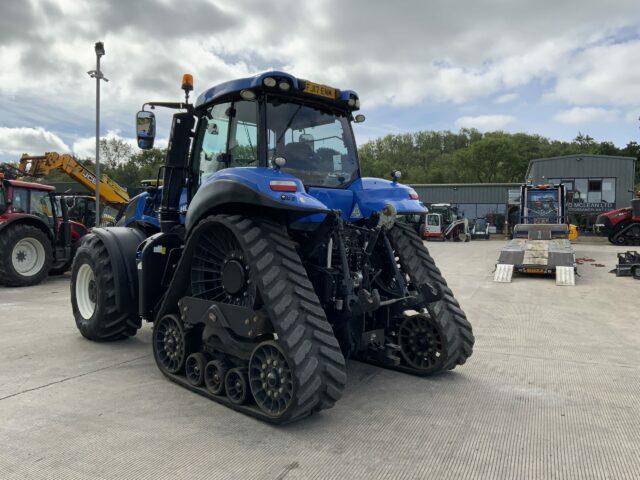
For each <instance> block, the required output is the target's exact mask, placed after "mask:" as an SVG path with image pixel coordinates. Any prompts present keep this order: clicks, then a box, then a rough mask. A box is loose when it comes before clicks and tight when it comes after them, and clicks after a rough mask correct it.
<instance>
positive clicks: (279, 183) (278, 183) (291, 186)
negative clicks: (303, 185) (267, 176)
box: [269, 180, 298, 192]
mask: <svg viewBox="0 0 640 480" xmlns="http://www.w3.org/2000/svg"><path fill="white" fill-rule="evenodd" d="M269 187H270V188H271V190H274V191H276V192H296V191H298V186H297V185H296V182H292V181H290V180H271V181H270V182H269Z"/></svg>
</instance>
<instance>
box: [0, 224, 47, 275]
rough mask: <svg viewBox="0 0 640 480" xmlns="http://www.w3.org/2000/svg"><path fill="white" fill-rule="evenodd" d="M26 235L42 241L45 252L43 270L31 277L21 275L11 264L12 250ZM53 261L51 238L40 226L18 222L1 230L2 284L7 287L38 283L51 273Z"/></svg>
mask: <svg viewBox="0 0 640 480" xmlns="http://www.w3.org/2000/svg"><path fill="white" fill-rule="evenodd" d="M24 237H34V238H37V239H38V240H40V241H41V242H42V245H43V246H44V252H45V261H44V264H43V266H42V270H41V271H40V272H39V273H38V274H36V275H33V276H31V277H23V276H21V275H19V274H18V273H17V272H16V271H15V270H14V269H13V267H12V266H11V252H12V250H13V246H14V245H15V244H16V243H17V241H18V240H19V239H21V238H24ZM52 262H53V257H52V248H51V240H50V239H49V237H48V236H47V234H46V233H44V232H43V231H42V230H41V229H39V228H38V227H34V226H33V225H26V224H24V223H16V224H15V225H10V226H8V227H6V228H5V229H4V230H2V231H0V285H4V286H6V287H27V286H30V285H36V284H38V283H40V282H41V281H42V280H44V279H45V278H46V276H47V274H48V273H49V269H50V268H51V263H52Z"/></svg>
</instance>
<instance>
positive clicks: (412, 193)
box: [409, 190, 420, 200]
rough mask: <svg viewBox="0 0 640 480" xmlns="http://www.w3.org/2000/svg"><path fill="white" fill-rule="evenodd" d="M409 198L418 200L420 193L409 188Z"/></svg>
mask: <svg viewBox="0 0 640 480" xmlns="http://www.w3.org/2000/svg"><path fill="white" fill-rule="evenodd" d="M409 198H410V199H411V200H420V195H418V192H416V191H415V190H409Z"/></svg>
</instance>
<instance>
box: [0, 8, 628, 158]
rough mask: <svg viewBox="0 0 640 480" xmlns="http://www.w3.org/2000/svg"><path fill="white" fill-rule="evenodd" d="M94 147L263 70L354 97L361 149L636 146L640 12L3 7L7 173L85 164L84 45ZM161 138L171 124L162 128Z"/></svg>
mask: <svg viewBox="0 0 640 480" xmlns="http://www.w3.org/2000/svg"><path fill="white" fill-rule="evenodd" d="M97 40H102V41H104V43H105V47H106V51H107V55H106V56H105V57H103V71H104V73H105V75H106V76H107V77H108V78H109V80H110V81H109V83H107V84H103V88H102V92H103V102H102V105H103V115H102V125H103V134H104V135H111V136H120V137H123V138H127V139H130V138H131V137H133V136H134V132H133V126H134V122H133V117H134V115H135V112H136V111H137V110H138V109H139V107H140V105H141V104H142V103H143V102H145V101H149V100H179V99H180V98H181V95H180V94H181V92H180V90H179V86H180V85H179V84H180V78H181V75H182V73H185V72H189V73H192V74H193V75H194V77H195V84H196V85H195V88H196V94H197V93H198V92H199V91H201V90H202V89H205V88H207V87H208V86H212V85H214V84H216V83H218V82H221V81H225V80H229V79H232V78H235V77H240V76H246V75H251V74H254V73H257V72H260V71H264V70H269V69H282V70H286V71H290V72H292V73H293V74H295V75H297V76H300V77H303V78H308V79H310V80H314V81H317V82H322V83H327V84H329V85H333V86H336V87H338V88H350V89H354V90H356V91H358V93H359V94H360V98H361V101H362V112H363V113H365V114H366V115H367V122H366V123H364V124H361V125H358V126H357V127H356V134H357V136H358V139H359V141H361V142H362V141H365V140H367V139H369V138H374V137H377V136H381V135H385V134H387V133H398V132H407V131H415V130H422V129H436V130H443V129H450V130H457V129H459V128H461V127H475V128H478V129H480V130H482V131H488V130H497V129H502V130H506V131H512V132H514V131H525V132H530V133H539V134H542V135H545V136H549V137H552V138H558V139H571V138H573V137H575V135H576V134H577V133H578V131H580V132H583V133H589V134H590V135H592V136H593V137H595V138H596V139H597V140H611V141H613V142H614V143H616V144H617V145H624V144H626V143H627V142H628V141H630V140H636V141H637V140H639V139H640V138H639V137H640V132H639V130H638V126H639V123H638V120H637V119H638V116H640V5H639V4H638V0H630V1H625V0H613V1H609V2H604V1H600V0H581V1H558V0H553V1H548V0H536V1H531V0H528V1H516V0H491V1H480V0H457V1H451V0H444V1H440V0H438V1H434V0H424V1H419V0H415V1H405V0H396V1H389V0H384V1H374V0H357V1H355V0H354V1H350V0H313V1H309V2H301V1H299V0H298V1H293V2H290V1H287V0H278V1H274V2H270V1H265V0H182V1H172V0H135V1H129V0H111V1H105V0H99V1H91V0H2V2H1V3H0V65H1V66H0V160H8V159H12V158H16V156H17V155H19V154H20V153H22V152H25V151H27V152H30V153H34V154H35V153H40V152H43V151H45V150H58V151H65V150H67V151H73V152H75V153H76V154H78V155H82V156H85V155H91V154H92V149H93V141H94V140H93V137H92V135H93V132H94V128H95V125H94V115H95V110H94V95H95V93H94V92H95V90H94V88H95V83H94V81H92V80H90V79H89V77H88V76H87V73H86V72H87V70H90V69H92V68H94V66H95V65H94V62H95V56H94V52H93V44H94V42H95V41H97ZM158 120H159V124H160V128H159V136H161V137H165V138H166V136H167V135H168V126H169V116H168V115H167V114H161V115H160V116H159V119H158Z"/></svg>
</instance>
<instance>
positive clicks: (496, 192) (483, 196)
mask: <svg viewBox="0 0 640 480" xmlns="http://www.w3.org/2000/svg"><path fill="white" fill-rule="evenodd" d="M519 186H520V184H519V183H489V184H481V183H472V184H417V185H412V187H413V188H414V189H415V191H416V192H418V195H420V200H421V201H423V202H424V203H502V204H506V203H507V200H508V191H509V189H510V188H518V187H519Z"/></svg>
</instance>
